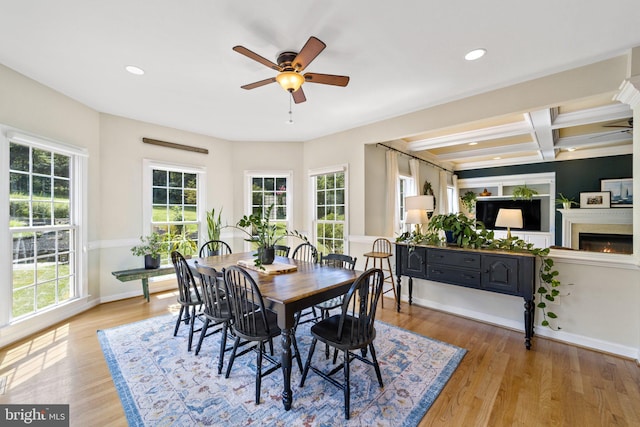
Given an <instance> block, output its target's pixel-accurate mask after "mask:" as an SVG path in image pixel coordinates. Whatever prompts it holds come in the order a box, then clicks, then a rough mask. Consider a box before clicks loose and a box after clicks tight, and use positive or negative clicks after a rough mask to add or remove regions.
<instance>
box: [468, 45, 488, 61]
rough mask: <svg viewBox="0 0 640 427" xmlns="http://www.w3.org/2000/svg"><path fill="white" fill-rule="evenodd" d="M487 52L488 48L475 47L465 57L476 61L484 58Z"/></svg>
mask: <svg viewBox="0 0 640 427" xmlns="http://www.w3.org/2000/svg"><path fill="white" fill-rule="evenodd" d="M485 53H487V49H482V48H481V49H474V50H472V51H471V52H469V53H467V54H466V55H465V56H464V59H466V60H467V61H475V60H476V59H480V58H482V57H483V56H484V54H485Z"/></svg>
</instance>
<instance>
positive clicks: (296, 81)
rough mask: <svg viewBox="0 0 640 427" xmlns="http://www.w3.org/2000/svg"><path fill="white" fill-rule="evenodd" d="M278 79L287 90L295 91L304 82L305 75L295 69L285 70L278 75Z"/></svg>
mask: <svg viewBox="0 0 640 427" xmlns="http://www.w3.org/2000/svg"><path fill="white" fill-rule="evenodd" d="M276 81H277V82H278V84H279V85H280V86H282V89H284V90H286V91H287V92H291V93H293V92H295V91H297V90H298V89H300V86H302V83H304V77H303V76H302V75H300V74H298V73H296V72H295V71H283V72H281V73H280V74H278V75H277V76H276Z"/></svg>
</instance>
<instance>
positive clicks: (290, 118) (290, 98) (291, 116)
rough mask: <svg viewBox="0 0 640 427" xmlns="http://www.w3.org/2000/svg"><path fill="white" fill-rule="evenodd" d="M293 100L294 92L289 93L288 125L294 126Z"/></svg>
mask: <svg viewBox="0 0 640 427" xmlns="http://www.w3.org/2000/svg"><path fill="white" fill-rule="evenodd" d="M292 99H293V92H289V121H288V122H287V124H290V125H292V124H293V111H292V110H291V100H292Z"/></svg>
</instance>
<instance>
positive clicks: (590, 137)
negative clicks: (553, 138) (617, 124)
mask: <svg viewBox="0 0 640 427" xmlns="http://www.w3.org/2000/svg"><path fill="white" fill-rule="evenodd" d="M632 138H633V137H632V136H631V134H630V133H627V132H623V131H621V132H616V131H613V132H598V133H590V134H586V135H576V136H567V137H564V138H560V139H558V142H557V143H556V148H572V147H587V146H590V145H610V144H617V143H619V142H625V141H631V139H632Z"/></svg>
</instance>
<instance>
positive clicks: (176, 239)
mask: <svg viewBox="0 0 640 427" xmlns="http://www.w3.org/2000/svg"><path fill="white" fill-rule="evenodd" d="M166 239H167V242H169V244H170V247H171V251H178V252H180V253H181V254H182V255H183V256H184V257H185V258H191V256H192V255H193V254H195V253H196V252H197V250H198V245H197V244H196V242H195V241H194V240H193V239H192V238H191V237H189V235H188V234H187V232H186V230H184V229H183V230H182V231H181V232H180V233H176V234H174V233H171V232H169V234H167V236H166Z"/></svg>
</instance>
